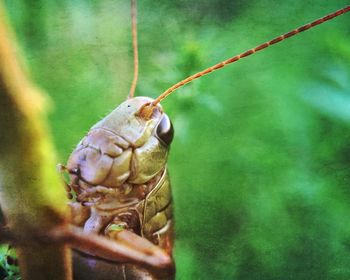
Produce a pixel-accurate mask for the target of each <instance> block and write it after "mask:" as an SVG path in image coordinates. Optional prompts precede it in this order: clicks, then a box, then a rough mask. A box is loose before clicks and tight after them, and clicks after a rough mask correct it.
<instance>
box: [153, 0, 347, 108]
mask: <svg viewBox="0 0 350 280" xmlns="http://www.w3.org/2000/svg"><path fill="white" fill-rule="evenodd" d="M349 11H350V6H347V7H345V8H343V9H340V10H338V11H336V12H334V13H331V14H329V15H326V16H324V17H322V18H319V19H317V20H315V21H313V22H311V23H308V24H305V25H303V26H300V27H299V28H296V29H294V30H292V31H290V32H288V33H285V34H283V35H281V36H278V37H276V38H274V39H272V40H270V41H267V42H265V43H263V44H261V45H259V46H257V47H255V48H252V49H250V50H247V51H245V52H243V53H241V54H239V55H236V56H234V57H231V58H229V59H227V60H224V61H222V62H220V63H218V64H215V65H213V66H211V67H209V68H207V69H204V70H202V71H200V72H198V73H196V74H194V75H192V76H189V77H188V78H186V79H184V80H182V81H180V82H178V83H176V84H175V85H173V86H172V87H170V88H168V89H167V90H166V91H164V92H163V93H162V94H161V95H159V96H158V97H157V98H156V99H155V100H154V101H153V102H152V105H153V106H155V105H157V104H158V103H159V102H161V101H162V100H163V99H164V98H166V97H167V96H168V95H169V94H170V93H172V92H173V91H174V90H176V89H178V88H180V87H182V86H184V85H185V84H188V83H189V82H192V81H193V80H195V79H198V78H199V77H202V76H204V75H206V74H209V73H210V72H213V71H215V70H218V69H220V68H222V67H224V66H225V65H228V64H231V63H234V62H236V61H238V60H240V59H241V58H243V57H247V56H250V55H252V54H254V53H256V52H258V51H261V50H263V49H265V48H267V47H269V46H271V45H274V44H276V43H279V42H281V41H283V40H284V39H287V38H290V37H292V36H294V35H296V34H299V33H301V32H303V31H305V30H308V29H310V28H313V27H315V26H316V25H319V24H322V23H324V22H326V21H328V20H330V19H332V18H335V17H337V16H340V15H342V14H344V13H346V12H349Z"/></svg>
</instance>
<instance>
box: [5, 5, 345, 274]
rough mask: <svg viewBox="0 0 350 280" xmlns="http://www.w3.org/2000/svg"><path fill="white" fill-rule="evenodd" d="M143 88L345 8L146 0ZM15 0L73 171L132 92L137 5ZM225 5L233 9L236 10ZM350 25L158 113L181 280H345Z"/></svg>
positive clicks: (258, 59)
mask: <svg viewBox="0 0 350 280" xmlns="http://www.w3.org/2000/svg"><path fill="white" fill-rule="evenodd" d="M139 2H140V3H139V9H138V13H139V45H140V80H139V84H138V87H137V89H136V90H137V94H138V95H147V96H151V97H155V96H157V95H158V94H159V93H161V91H162V90H164V89H166V88H167V87H168V86H171V85H172V84H174V83H175V82H177V81H178V80H180V79H182V78H183V77H185V76H186V75H189V74H191V73H194V72H196V71H198V70H201V69H202V68H204V67H207V66H209V65H211V64H214V63H216V62H218V61H220V60H222V59H224V58H227V57H230V56H232V55H234V54H236V53H239V52H241V51H244V50H245V49H247V48H249V47H252V46H255V45H257V44H259V43H261V42H263V41H265V40H266V39H270V38H272V37H274V36H276V35H278V34H280V33H283V32H286V31H289V30H290V29H292V28H294V27H296V26H299V25H301V24H304V23H305V22H307V21H311V20H313V19H315V18H317V17H320V16H323V15H325V14H326V13H328V12H330V11H333V10H336V9H339V8H341V7H342V6H345V4H346V1H341V0H335V1H328V3H323V4H322V5H320V4H319V2H318V1H314V0H312V1H308V2H307V3H305V1H284V2H283V3H281V2H276V1H273V0H264V1H223V0H221V1H217V2H216V1H209V0H206V1H199V2H198V1H159V2H157V3H155V2H154V1H150V0H145V1H142V0H140V1H139ZM35 3H36V4H35V5H34V4H32V3H30V4H29V2H28V1H24V0H21V1H10V0H8V1H7V8H8V9H9V12H10V15H11V17H12V22H13V24H14V25H15V28H16V31H17V33H18V35H19V37H20V40H21V43H22V45H23V46H24V47H25V53H26V56H27V57H28V64H29V65H30V68H31V69H32V70H33V75H34V78H35V79H36V81H37V82H38V83H39V84H40V85H41V86H42V87H43V88H44V89H45V90H46V91H47V92H49V93H50V95H51V98H52V104H53V105H54V111H53V112H52V114H51V118H50V119H51V125H52V127H53V129H52V131H53V134H54V137H55V141H56V145H57V148H58V150H59V153H60V158H61V161H62V162H65V161H66V159H67V157H68V155H69V153H70V152H71V150H72V149H73V147H74V145H75V144H76V143H78V141H79V140H80V138H81V137H82V136H83V135H84V133H85V132H86V131H87V130H88V129H89V127H90V126H91V125H92V124H94V123H95V122H96V121H98V120H99V119H100V118H101V117H102V116H104V115H105V114H106V113H107V112H108V111H110V110H112V109H113V108H114V107H115V106H116V105H117V104H118V103H119V102H120V101H122V100H124V98H125V97H126V96H127V93H128V87H129V85H130V82H131V79H132V53H131V35H130V20H129V3H128V1H121V0H119V1H109V0H106V1H80V0H75V1H60V2H57V1H53V0H47V1H44V0H41V1H35ZM228 11H229V12H228ZM349 23H350V17H349V15H345V16H342V17H340V18H337V19H335V20H334V21H332V22H329V23H327V24H325V25H322V26H320V27H317V28H316V29H314V30H312V31H309V32H307V33H305V34H302V35H299V36H298V37H296V38H293V39H291V40H290V41H286V42H284V43H281V44H280V45H276V46H275V47H273V48H271V49H267V50H266V51H264V52H263V53H261V54H257V55H256V56H253V57H251V58H249V59H247V60H245V61H241V62H239V63H237V64H236V65H232V66H228V67H227V68H224V69H222V70H220V71H219V72H217V73H215V74H211V75H209V76H206V77H203V78H201V79H200V80H199V81H196V82H194V83H193V84H190V85H188V86H186V87H185V88H183V89H181V90H179V91H178V92H176V93H174V95H173V96H172V97H169V98H168V99H167V100H166V101H165V102H164V104H163V106H164V107H165V109H166V110H167V111H168V114H169V115H170V116H171V117H172V120H173V123H174V127H175V140H174V142H173V146H172V151H171V156H170V159H169V169H170V173H171V177H172V183H173V191H174V200H175V206H176V209H175V210H176V232H177V238H176V240H177V244H176V252H175V256H176V260H177V267H178V274H177V277H178V279H196V278H198V279H240V280H244V279H269V280H271V279H337V280H339V279H349V278H350V270H349V263H350V257H349V244H350V239H349V230H350V222H349V219H348V213H349V210H350V209H349V208H350V206H349V205H350V204H349V200H350V192H349V187H348V185H349V180H350V169H349V151H350V150H349V147H348V145H349V143H350V130H349V128H350V116H349V106H350V90H349V89H350V83H349V81H350V76H349V75H350V68H349V65H350V63H349V62H350V47H349V46H350V44H349V43H350V42H349V40H350V39H349V38H350V30H349V28H347V27H348V26H349Z"/></svg>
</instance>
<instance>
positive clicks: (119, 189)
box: [67, 97, 173, 254]
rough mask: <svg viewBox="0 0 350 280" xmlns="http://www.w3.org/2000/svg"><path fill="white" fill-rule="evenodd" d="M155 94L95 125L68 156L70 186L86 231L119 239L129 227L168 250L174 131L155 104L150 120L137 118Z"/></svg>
mask: <svg viewBox="0 0 350 280" xmlns="http://www.w3.org/2000/svg"><path fill="white" fill-rule="evenodd" d="M152 101H153V100H152V99H151V98H145V97H135V98H131V99H128V100H127V101H125V102H124V103H122V104H121V105H120V106H118V107H117V108H116V109H115V110H114V111H112V112H111V113H110V114H109V115H108V116H107V117H105V118H104V119H102V120H101V121H100V122H98V123H97V124H96V125H94V126H93V127H92V128H91V130H90V132H89V133H88V134H87V136H86V137H84V138H83V139H82V141H81V142H80V143H79V144H78V146H77V147H76V149H75V150H74V151H73V153H72V155H71V156H70V158H69V160H68V164H67V170H68V172H69V173H70V177H71V182H70V184H69V186H70V187H71V188H72V189H73V190H74V191H75V193H76V199H77V202H73V203H71V208H72V212H73V217H74V223H76V224H77V225H79V226H82V227H83V228H84V231H85V232H89V233H100V234H104V235H106V236H108V237H110V238H113V239H117V238H118V237H117V236H118V232H120V231H122V230H124V229H126V230H129V231H132V232H134V233H136V234H138V235H141V236H144V237H145V238H147V239H148V240H150V241H151V242H153V243H154V244H156V245H159V246H160V247H161V248H163V249H165V250H166V251H167V252H168V253H169V254H171V250H172V201H171V191H170V183H169V177H168V174H167V170H166V161H167V155H168V151H169V145H170V143H171V140H172V136H173V129H172V125H171V122H170V120H169V118H168V116H167V115H166V114H165V113H163V111H162V108H161V107H160V106H157V108H156V110H154V112H153V114H152V116H151V118H149V119H143V118H141V117H139V116H137V112H138V111H139V110H140V108H141V107H142V106H143V105H144V104H146V103H149V102H152Z"/></svg>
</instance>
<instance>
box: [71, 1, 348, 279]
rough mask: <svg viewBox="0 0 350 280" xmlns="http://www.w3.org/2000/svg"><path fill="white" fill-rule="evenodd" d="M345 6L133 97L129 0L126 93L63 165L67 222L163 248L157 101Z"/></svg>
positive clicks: (165, 149)
mask: <svg viewBox="0 0 350 280" xmlns="http://www.w3.org/2000/svg"><path fill="white" fill-rule="evenodd" d="M348 11H350V6H347V7H345V8H343V9H341V10H338V11H336V12H334V13H331V14H329V15H327V16H324V17H322V18H320V19H317V20H315V21H313V22H311V23H308V24H305V25H303V26H301V27H299V28H297V29H294V30H292V31H290V32H288V33H285V34H283V35H281V36H278V37H276V38H274V39H272V40H269V41H267V42H264V43H262V44H260V45H258V46H257V47H254V48H252V49H249V50H247V51H245V52H243V53H241V54H239V55H236V56H234V57H231V58H228V59H226V60H224V61H222V62H219V63H217V64H215V65H213V66H211V67H209V68H207V69H204V70H203V71H200V72H198V73H196V74H194V75H191V76H189V77H188V78H185V79H183V80H182V81H180V82H178V83H176V84H175V85H173V86H171V87H170V88H169V89H167V90H166V91H164V92H163V93H162V94H161V95H159V96H158V97H157V98H155V99H152V98H149V97H134V91H135V87H136V82H137V76H138V55H137V36H136V1H135V0H132V19H133V45H134V80H133V83H132V86H131V90H130V93H129V96H128V99H127V100H126V101H124V102H123V103H122V104H120V105H119V106H118V107H117V108H116V109H115V110H114V111H113V112H112V113H110V114H109V115H108V116H106V117H105V118H104V119H102V120H101V121H99V122H98V123H97V124H95V125H94V126H92V128H91V129H90V131H89V132H88V133H87V135H86V136H85V137H84V138H83V139H82V140H81V141H80V143H79V144H78V145H77V147H76V148H75V150H74V151H73V153H72V154H71V156H70V158H69V160H68V163H67V166H66V167H64V168H65V169H66V170H67V171H68V173H69V175H70V182H69V184H68V191H69V197H70V198H73V197H74V198H75V201H74V202H72V203H71V204H70V206H71V208H72V213H73V221H72V222H73V223H74V224H75V225H78V226H81V227H83V229H84V231H85V232H87V233H97V234H103V235H105V236H107V237H109V238H110V239H112V240H115V241H116V242H123V240H121V239H120V235H121V233H122V232H130V233H132V234H136V235H139V236H142V237H143V238H145V239H147V240H149V241H151V242H152V243H153V244H155V245H157V246H159V247H160V248H162V249H163V250H164V251H165V252H167V253H168V254H169V255H170V256H171V254H172V248H173V211H172V197H171V187H170V181H169V175H168V171H167V167H166V163H167V156H168V153H169V148H170V144H171V142H172V140H173V135H174V130H173V127H172V123H171V121H170V118H169V117H168V115H167V114H166V113H165V112H164V111H163V109H162V107H161V106H160V102H161V101H163V100H164V99H165V98H166V97H168V96H169V95H170V94H171V93H172V92H174V91H175V90H176V89H178V88H180V87H182V86H184V85H186V84H187V83H190V82H192V81H193V80H195V79H198V78H200V77H202V76H204V75H206V74H209V73H211V72H213V71H216V70H218V69H221V68H222V67H224V66H226V65H228V64H231V63H234V62H237V61H238V60H240V59H242V58H244V57H247V56H250V55H252V54H254V53H256V52H258V51H261V50H263V49H265V48H267V47H269V46H271V45H274V44H276V43H279V42H281V41H283V40H285V39H287V38H290V37H292V36H294V35H297V34H299V33H300V32H303V31H306V30H308V29H310V28H313V27H315V26H317V25H319V24H322V23H324V22H326V21H328V20H331V19H333V18H334V17H337V16H339V15H342V14H344V13H346V12H348ZM130 238H132V235H130ZM97 257H98V256H97ZM74 268H75V279H91V275H92V274H93V275H94V276H93V279H157V276H154V275H152V274H151V273H150V272H149V271H147V270H146V269H144V268H140V267H138V266H135V265H132V264H125V263H122V262H121V263H117V264H115V263H113V264H112V263H108V262H106V261H104V260H101V259H98V258H96V257H95V256H91V255H86V254H80V253H76V254H75V267H74ZM170 274H171V275H170V276H169V277H170V278H173V277H174V274H172V273H170ZM107 277H108V278H107Z"/></svg>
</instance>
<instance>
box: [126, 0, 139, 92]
mask: <svg viewBox="0 0 350 280" xmlns="http://www.w3.org/2000/svg"><path fill="white" fill-rule="evenodd" d="M131 22H132V47H133V52H134V78H133V80H132V83H131V87H130V92H129V95H128V98H132V97H133V96H134V93H135V88H136V83H137V78H138V77H139V52H138V48H137V11H136V0H131Z"/></svg>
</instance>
